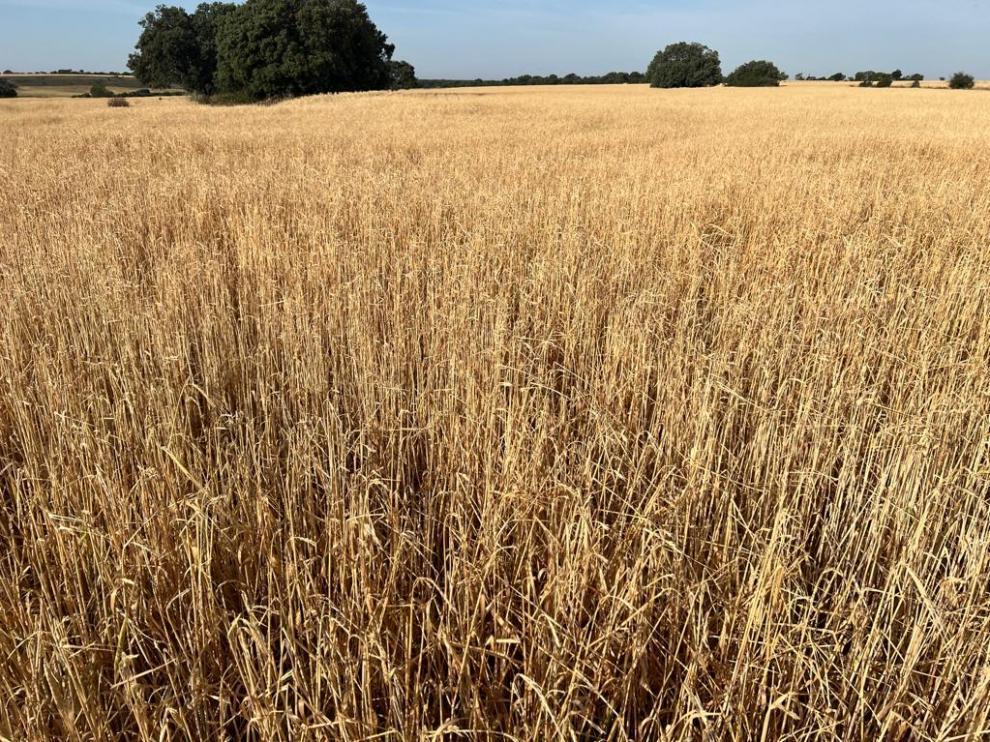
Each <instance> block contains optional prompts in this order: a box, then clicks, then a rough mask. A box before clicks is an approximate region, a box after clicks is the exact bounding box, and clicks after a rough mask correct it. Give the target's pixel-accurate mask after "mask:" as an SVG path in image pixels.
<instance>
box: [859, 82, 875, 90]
mask: <svg viewBox="0 0 990 742" xmlns="http://www.w3.org/2000/svg"><path fill="white" fill-rule="evenodd" d="M859 86H860V87H861V88H872V87H873V80H863V81H862V82H861V83H860V84H859Z"/></svg>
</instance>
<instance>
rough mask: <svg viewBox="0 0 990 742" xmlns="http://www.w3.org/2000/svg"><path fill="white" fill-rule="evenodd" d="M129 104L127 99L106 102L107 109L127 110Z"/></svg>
mask: <svg viewBox="0 0 990 742" xmlns="http://www.w3.org/2000/svg"><path fill="white" fill-rule="evenodd" d="M130 105H131V102H130V101H129V100H127V98H117V97H113V98H111V99H110V100H108V101H107V107H109V108H128V107H130Z"/></svg>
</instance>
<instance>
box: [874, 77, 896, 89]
mask: <svg viewBox="0 0 990 742" xmlns="http://www.w3.org/2000/svg"><path fill="white" fill-rule="evenodd" d="M893 84H894V78H893V77H891V76H890V75H881V76H880V78H879V79H878V80H877V84H876V86H877V87H878V88H889V87H890V86H891V85H893Z"/></svg>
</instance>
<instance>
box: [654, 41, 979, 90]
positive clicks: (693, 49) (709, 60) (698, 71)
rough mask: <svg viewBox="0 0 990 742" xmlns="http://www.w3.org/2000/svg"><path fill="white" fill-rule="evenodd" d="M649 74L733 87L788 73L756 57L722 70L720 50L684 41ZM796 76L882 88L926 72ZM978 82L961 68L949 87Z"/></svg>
mask: <svg viewBox="0 0 990 742" xmlns="http://www.w3.org/2000/svg"><path fill="white" fill-rule="evenodd" d="M646 78H647V80H648V81H649V83H650V85H651V86H652V87H655V88H702V87H710V86H713V85H720V84H723V83H724V84H725V85H728V86H730V87H776V86H778V85H780V83H781V82H782V81H784V80H786V79H787V74H785V73H784V72H781V71H780V69H778V68H777V66H776V65H775V64H773V62H768V61H767V60H765V59H760V60H756V59H754V60H752V61H750V62H746V63H745V64H742V65H739V67H737V68H736V69H735V70H734V71H733V72H731V73H730V74H729V75H728V76H725V75H723V74H722V63H721V61H720V59H719V55H718V52H717V51H715V50H714V49H709V48H708V47H707V46H705V45H703V44H699V43H697V42H685V41H681V42H678V43H676V44H670V45H669V46H667V47H666V48H665V49H662V50H661V51H658V52H657V54H656V56H655V57H654V58H653V61H652V62H650V66H649V68H647V71H646ZM794 79H796V80H831V81H833V82H842V81H844V80H847V79H848V80H851V81H853V82H858V83H859V84H860V86H861V87H878V88H889V87H891V86H892V85H893V83H894V82H897V81H902V80H905V81H910V82H911V83H912V85H911V87H915V88H918V87H921V82H922V81H923V80H924V79H925V76H924V75H922V74H913V75H905V74H904V73H903V72H902V71H901V70H899V69H898V70H894V71H893V72H877V71H876V70H864V71H862V72H857V73H855V74H854V75H853V76H852V77H847V76H846V74H845V73H843V72H836V73H835V74H833V75H830V76H829V77H815V76H813V75H805V74H804V73H803V72H799V73H798V74H797V75H796V76H795V78H794ZM941 79H942V80H944V79H945V78H941ZM974 85H975V80H974V79H973V76H972V75H967V74H966V73H965V72H957V73H956V74H955V75H953V77H952V79H951V80H950V81H949V87H950V88H953V89H957V90H969V89H972V88H973V87H974Z"/></svg>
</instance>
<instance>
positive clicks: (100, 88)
mask: <svg viewBox="0 0 990 742" xmlns="http://www.w3.org/2000/svg"><path fill="white" fill-rule="evenodd" d="M89 97H90V98H113V97H114V93H113V91H112V90H110V89H109V88H108V87H107V86H106V85H103V84H102V83H97V84H96V85H94V86H93V87H91V88H90V89H89Z"/></svg>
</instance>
